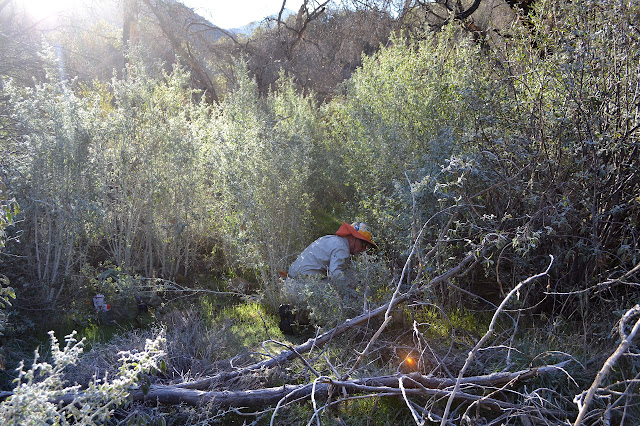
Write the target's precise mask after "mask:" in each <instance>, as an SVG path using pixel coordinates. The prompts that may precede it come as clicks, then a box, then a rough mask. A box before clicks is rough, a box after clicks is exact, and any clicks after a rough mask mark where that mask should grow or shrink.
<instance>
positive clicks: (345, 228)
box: [336, 222, 378, 248]
mask: <svg viewBox="0 0 640 426" xmlns="http://www.w3.org/2000/svg"><path fill="white" fill-rule="evenodd" d="M358 225H359V226H358V227H359V228H361V227H362V225H365V227H366V231H365V230H364V229H363V232H364V233H360V232H358V231H356V229H355V228H354V227H353V226H352V225H349V224H348V223H347V222H342V225H341V226H340V228H339V229H338V230H337V231H336V235H338V236H340V237H346V236H348V235H353V236H354V237H356V238H358V239H359V240H362V241H365V242H367V243H368V244H371V245H372V246H374V247H375V248H378V246H377V245H376V244H375V243H374V242H373V241H371V231H369V227H368V226H367V224H366V223H358ZM367 234H368V235H367Z"/></svg>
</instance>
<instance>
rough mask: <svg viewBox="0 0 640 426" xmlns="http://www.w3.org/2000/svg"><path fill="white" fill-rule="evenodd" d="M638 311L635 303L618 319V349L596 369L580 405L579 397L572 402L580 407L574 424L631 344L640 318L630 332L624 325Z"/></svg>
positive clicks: (581, 416) (639, 325)
mask: <svg viewBox="0 0 640 426" xmlns="http://www.w3.org/2000/svg"><path fill="white" fill-rule="evenodd" d="M639 313H640V305H636V306H634V307H633V308H631V309H629V310H628V311H627V312H626V313H625V314H624V316H623V317H622V318H621V319H620V335H621V336H622V342H620V345H618V349H616V350H615V352H614V353H613V354H612V355H611V356H610V357H609V358H608V359H607V360H606V361H605V363H604V365H603V366H602V368H601V369H600V371H598V374H597V375H596V378H595V379H594V381H593V383H592V384H591V387H590V388H589V391H588V392H587V396H586V397H585V398H584V402H583V403H582V407H580V398H579V396H576V398H575V399H574V402H576V403H577V404H578V406H579V408H580V412H579V413H578V417H577V418H576V421H575V423H574V426H578V425H580V424H581V423H582V420H583V419H584V416H585V415H586V414H587V409H588V408H589V404H590V403H591V400H592V399H593V397H594V395H595V393H596V391H597V390H598V388H599V386H600V383H602V380H603V379H604V378H605V376H606V375H607V374H608V373H609V370H611V368H612V367H613V366H614V364H615V363H616V361H618V358H620V357H621V356H622V355H623V354H624V353H625V352H626V351H627V350H628V349H629V346H631V342H632V341H633V339H634V338H635V337H636V334H637V333H638V330H640V318H638V320H637V321H636V323H635V325H634V326H633V329H632V330H631V332H630V333H629V334H628V335H626V334H625V332H624V326H625V324H626V322H627V321H628V320H629V319H630V318H631V317H632V316H634V315H638V314H639Z"/></svg>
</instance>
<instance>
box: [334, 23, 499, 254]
mask: <svg viewBox="0 0 640 426" xmlns="http://www.w3.org/2000/svg"><path fill="white" fill-rule="evenodd" d="M453 35H454V26H450V27H449V28H447V30H446V31H444V32H442V33H427V34H425V39H424V40H421V41H416V42H414V41H411V40H406V39H403V38H396V39H394V40H393V43H392V45H391V46H390V47H387V48H383V49H381V50H380V51H379V52H378V53H377V54H376V55H374V56H373V57H371V58H365V60H364V63H363V66H362V69H360V70H358V72H357V73H355V74H354V76H353V77H352V79H351V80H350V81H349V82H348V83H346V92H345V95H344V98H343V99H337V100H336V101H334V102H333V103H332V109H331V120H332V121H331V123H332V128H331V131H332V133H333V135H332V140H333V143H334V144H335V146H336V147H338V149H341V150H343V151H344V155H343V162H344V164H345V167H347V170H348V172H347V174H348V176H349V177H350V182H351V183H353V185H355V188H356V191H357V196H358V200H359V202H360V208H361V209H362V211H363V212H365V214H366V215H367V219H368V220H370V221H371V222H373V223H374V224H375V225H376V229H379V230H380V233H379V235H380V237H381V240H383V241H385V244H388V245H390V246H391V247H393V248H395V249H396V250H398V249H402V250H404V249H405V248H406V247H407V246H408V244H409V241H410V240H409V239H408V237H410V234H407V232H408V231H410V230H412V229H414V228H415V226H419V224H420V223H421V222H422V221H423V220H426V219H427V218H428V217H430V216H431V215H432V214H433V213H434V212H435V211H436V209H437V207H438V203H437V202H436V199H435V198H434V197H433V195H432V194H431V193H430V189H431V188H428V186H431V185H433V179H434V178H435V177H436V176H437V175H438V173H439V172H440V166H441V164H442V163H443V161H444V160H445V159H446V158H448V157H450V156H451V154H452V153H454V152H459V151H460V150H463V149H465V145H466V143H467V142H468V140H469V139H470V138H471V137H472V136H473V130H474V124H475V123H476V122H477V121H478V120H479V119H480V117H481V116H482V115H483V113H484V111H483V108H482V105H483V104H482V102H481V98H482V95H483V91H484V89H483V88H484V87H485V86H487V82H486V81H484V80H482V79H481V78H480V77H481V76H482V73H481V72H478V71H479V70H482V68H483V67H484V65H483V64H482V63H481V61H480V60H479V59H480V57H479V55H478V49H477V47H476V46H474V45H472V44H471V43H470V42H468V41H467V40H464V39H463V40H459V43H456V44H453V43H451V41H450V40H451V38H452V37H453ZM414 182H415V184H414ZM412 204H415V205H414V211H413V212H411V205H412Z"/></svg>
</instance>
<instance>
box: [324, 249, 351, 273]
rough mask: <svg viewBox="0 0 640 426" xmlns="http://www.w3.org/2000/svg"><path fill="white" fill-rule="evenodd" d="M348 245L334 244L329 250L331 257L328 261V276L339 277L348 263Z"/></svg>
mask: <svg viewBox="0 0 640 426" xmlns="http://www.w3.org/2000/svg"><path fill="white" fill-rule="evenodd" d="M349 258H350V254H349V246H348V245H346V246H345V245H343V244H341V245H339V246H336V247H335V249H334V250H332V252H331V259H330V261H329V278H332V279H333V278H339V277H340V276H342V275H343V274H344V271H345V269H346V268H347V266H348V263H349Z"/></svg>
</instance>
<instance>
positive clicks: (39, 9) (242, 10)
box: [0, 0, 303, 28]
mask: <svg viewBox="0 0 640 426" xmlns="http://www.w3.org/2000/svg"><path fill="white" fill-rule="evenodd" d="M179 1H181V2H182V3H184V4H185V5H187V6H189V7H191V8H193V9H195V11H196V12H197V13H198V14H200V15H202V16H203V17H205V18H207V19H209V20H210V21H211V22H212V23H213V24H215V25H217V26H219V27H221V28H237V27H242V26H245V25H247V24H249V23H251V22H253V21H261V20H262V19H264V18H265V17H267V16H270V15H276V14H277V13H278V12H280V8H281V7H282V2H283V0H179ZM302 1H303V0H287V4H286V8H287V9H290V10H292V11H294V12H297V11H298V9H299V8H300V5H301V4H302ZM19 2H20V3H21V4H23V5H24V7H25V9H26V10H27V11H29V13H30V14H31V15H32V16H34V17H35V18H37V19H44V18H48V17H51V16H54V15H56V14H58V13H63V12H66V11H69V10H71V9H73V8H75V7H78V6H79V5H80V4H82V3H83V2H89V3H91V1H90V0H19ZM0 3H1V0H0Z"/></svg>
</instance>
